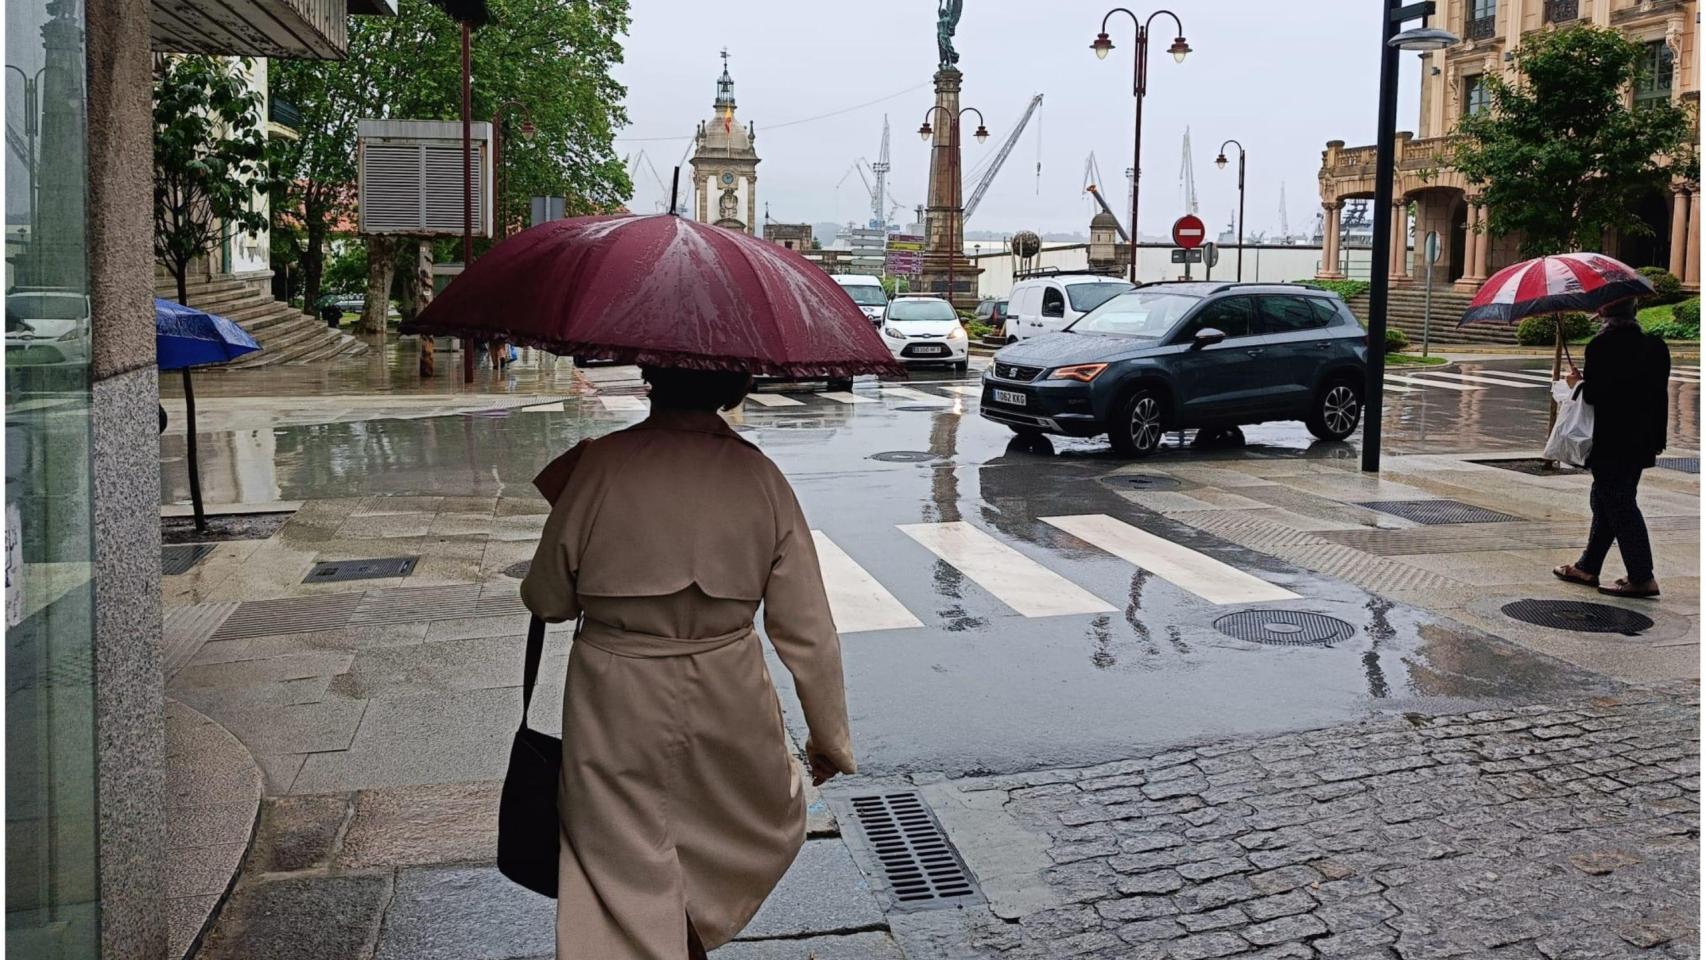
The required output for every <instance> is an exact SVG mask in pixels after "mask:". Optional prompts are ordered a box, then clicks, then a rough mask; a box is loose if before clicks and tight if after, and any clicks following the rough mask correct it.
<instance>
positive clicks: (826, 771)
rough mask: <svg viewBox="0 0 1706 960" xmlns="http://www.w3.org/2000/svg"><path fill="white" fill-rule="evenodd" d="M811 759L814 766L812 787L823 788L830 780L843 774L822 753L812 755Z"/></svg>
mask: <svg viewBox="0 0 1706 960" xmlns="http://www.w3.org/2000/svg"><path fill="white" fill-rule="evenodd" d="M809 759H810V761H811V765H812V786H814V787H821V786H823V785H824V784H825V783H826V782H828V781H829V779H830V778H832V777H834V776H835V775H836V774H838V773H840V772H841V771H840V770H839V769H838V768H837V767H836V766H835V764H833V763H830V762H829V758H828V757H826V756H824V755H823V754H821V753H814V754H811V756H810V757H809Z"/></svg>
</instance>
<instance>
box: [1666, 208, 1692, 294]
mask: <svg viewBox="0 0 1706 960" xmlns="http://www.w3.org/2000/svg"><path fill="white" fill-rule="evenodd" d="M1688 201H1689V196H1688V191H1687V190H1683V189H1680V188H1678V189H1676V190H1674V191H1672V192H1671V205H1670V272H1671V276H1673V277H1675V278H1677V279H1678V280H1681V279H1682V275H1683V274H1684V273H1685V272H1687V269H1688V267H1687V253H1688V250H1687V247H1688V207H1689V202H1688Z"/></svg>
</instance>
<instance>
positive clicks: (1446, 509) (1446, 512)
mask: <svg viewBox="0 0 1706 960" xmlns="http://www.w3.org/2000/svg"><path fill="white" fill-rule="evenodd" d="M1357 506H1359V507H1366V508H1368V509H1370V510H1378V511H1380V512H1381V513H1390V514H1392V515H1393V516H1395V517H1403V518H1404V519H1405V520H1414V521H1415V522H1416V523H1422V524H1428V525H1433V524H1444V523H1509V522H1510V521H1512V520H1521V519H1522V518H1521V517H1513V516H1511V515H1510V514H1508V513H1499V512H1498V511H1496V510H1488V509H1485V508H1483V507H1477V506H1475V505H1474V504H1469V503H1461V502H1459V501H1457V500H1369V501H1365V502H1363V503H1359V504H1357Z"/></svg>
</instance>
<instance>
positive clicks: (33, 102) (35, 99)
mask: <svg viewBox="0 0 1706 960" xmlns="http://www.w3.org/2000/svg"><path fill="white" fill-rule="evenodd" d="M6 69H8V70H13V71H16V72H17V74H18V76H19V77H21V78H23V81H24V91H23V92H24V140H25V147H24V149H25V150H27V151H28V152H29V156H27V157H25V158H24V166H25V168H27V169H28V171H29V175H30V249H32V250H33V249H35V246H36V240H37V239H39V238H38V237H37V235H36V134H37V132H38V131H39V130H40V128H41V95H40V94H39V93H38V88H39V87H40V85H41V75H42V74H44V73H46V72H47V67H42V68H41V69H40V70H37V71H36V72H35V76H33V77H32V76H30V75H29V74H27V73H25V72H24V71H23V68H22V67H17V66H13V65H12V64H10V63H8V64H6ZM31 260H32V262H33V260H34V257H31ZM35 279H36V278H35V271H34V270H31V271H30V282H34V281H35Z"/></svg>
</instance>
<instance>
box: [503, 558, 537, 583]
mask: <svg viewBox="0 0 1706 960" xmlns="http://www.w3.org/2000/svg"><path fill="white" fill-rule="evenodd" d="M532 567H533V561H532V560H522V561H519V562H517V563H512V564H510V565H509V566H507V567H504V576H506V577H514V578H516V579H517V580H522V579H525V578H526V577H527V571H528V570H529V569H531V568H532Z"/></svg>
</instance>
